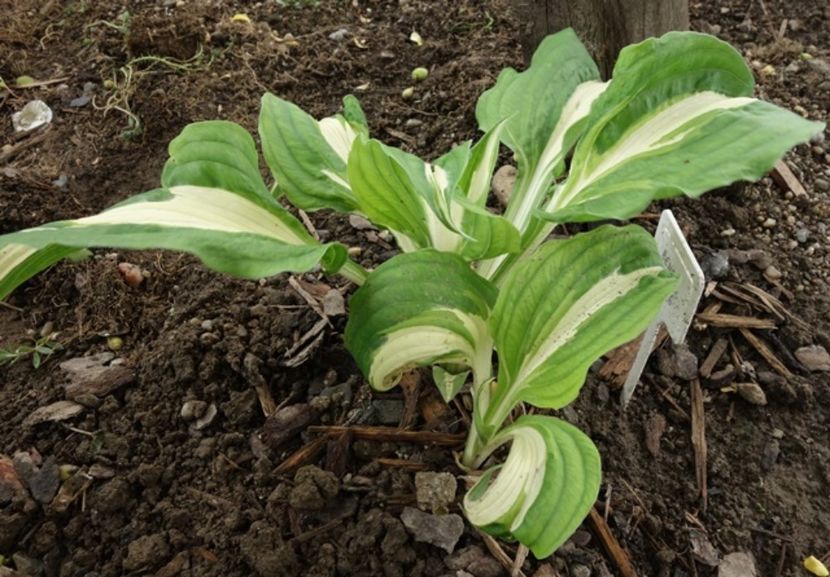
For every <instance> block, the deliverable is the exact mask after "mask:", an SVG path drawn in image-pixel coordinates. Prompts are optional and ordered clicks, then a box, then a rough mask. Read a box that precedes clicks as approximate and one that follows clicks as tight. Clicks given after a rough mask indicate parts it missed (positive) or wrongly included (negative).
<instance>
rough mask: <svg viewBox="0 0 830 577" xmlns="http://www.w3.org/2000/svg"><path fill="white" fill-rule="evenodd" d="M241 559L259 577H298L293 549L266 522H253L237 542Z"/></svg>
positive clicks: (276, 529) (276, 530) (275, 529)
mask: <svg viewBox="0 0 830 577" xmlns="http://www.w3.org/2000/svg"><path fill="white" fill-rule="evenodd" d="M239 549H240V551H241V552H242V558H243V559H244V560H245V562H246V563H248V565H250V566H251V568H252V569H253V570H254V573H255V574H256V575H259V576H261V577H286V576H288V575H299V574H300V572H299V565H298V563H297V556H296V554H295V553H294V549H293V548H292V547H291V546H290V545H286V544H285V543H284V542H283V540H282V536H281V535H280V532H279V529H278V528H276V527H272V526H270V525H269V523H268V522H266V521H255V522H254V523H252V524H251V528H250V529H249V530H248V532H247V533H246V534H245V535H244V536H243V537H242V538H241V539H240V540H239Z"/></svg>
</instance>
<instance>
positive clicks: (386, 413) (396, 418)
mask: <svg viewBox="0 0 830 577" xmlns="http://www.w3.org/2000/svg"><path fill="white" fill-rule="evenodd" d="M372 408H373V409H374V413H375V420H376V422H377V423H379V424H381V425H397V424H398V423H400V422H401V418H402V417H403V410H404V402H403V401H402V400H399V399H375V400H374V401H372Z"/></svg>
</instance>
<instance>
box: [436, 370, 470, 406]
mask: <svg viewBox="0 0 830 577" xmlns="http://www.w3.org/2000/svg"><path fill="white" fill-rule="evenodd" d="M469 376H470V371H461V372H458V373H455V372H451V371H449V370H447V369H444V368H443V367H441V366H440V365H435V366H434V367H432V380H433V381H435V386H436V387H438V392H439V393H441V397H443V399H444V401H445V402H447V403H449V402H450V401H451V400H452V399H453V397H455V395H457V394H458V391H460V390H461V388H462V387H463V386H464V383H466V382H467V377H469Z"/></svg>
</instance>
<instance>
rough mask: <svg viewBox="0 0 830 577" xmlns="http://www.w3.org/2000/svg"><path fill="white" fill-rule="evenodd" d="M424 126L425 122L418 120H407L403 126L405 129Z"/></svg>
mask: <svg viewBox="0 0 830 577" xmlns="http://www.w3.org/2000/svg"><path fill="white" fill-rule="evenodd" d="M423 124H424V123H423V121H422V120H418V119H417V118H407V120H406V122H404V124H403V125H404V128H420V127H421V126H423Z"/></svg>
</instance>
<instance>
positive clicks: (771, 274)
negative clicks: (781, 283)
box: [764, 265, 784, 280]
mask: <svg viewBox="0 0 830 577" xmlns="http://www.w3.org/2000/svg"><path fill="white" fill-rule="evenodd" d="M764 276H765V277H767V278H768V279H769V280H781V277H782V276H784V275H783V274H782V273H781V271H780V270H778V268H776V267H775V266H773V265H769V266H768V267H767V268H765V269H764Z"/></svg>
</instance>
